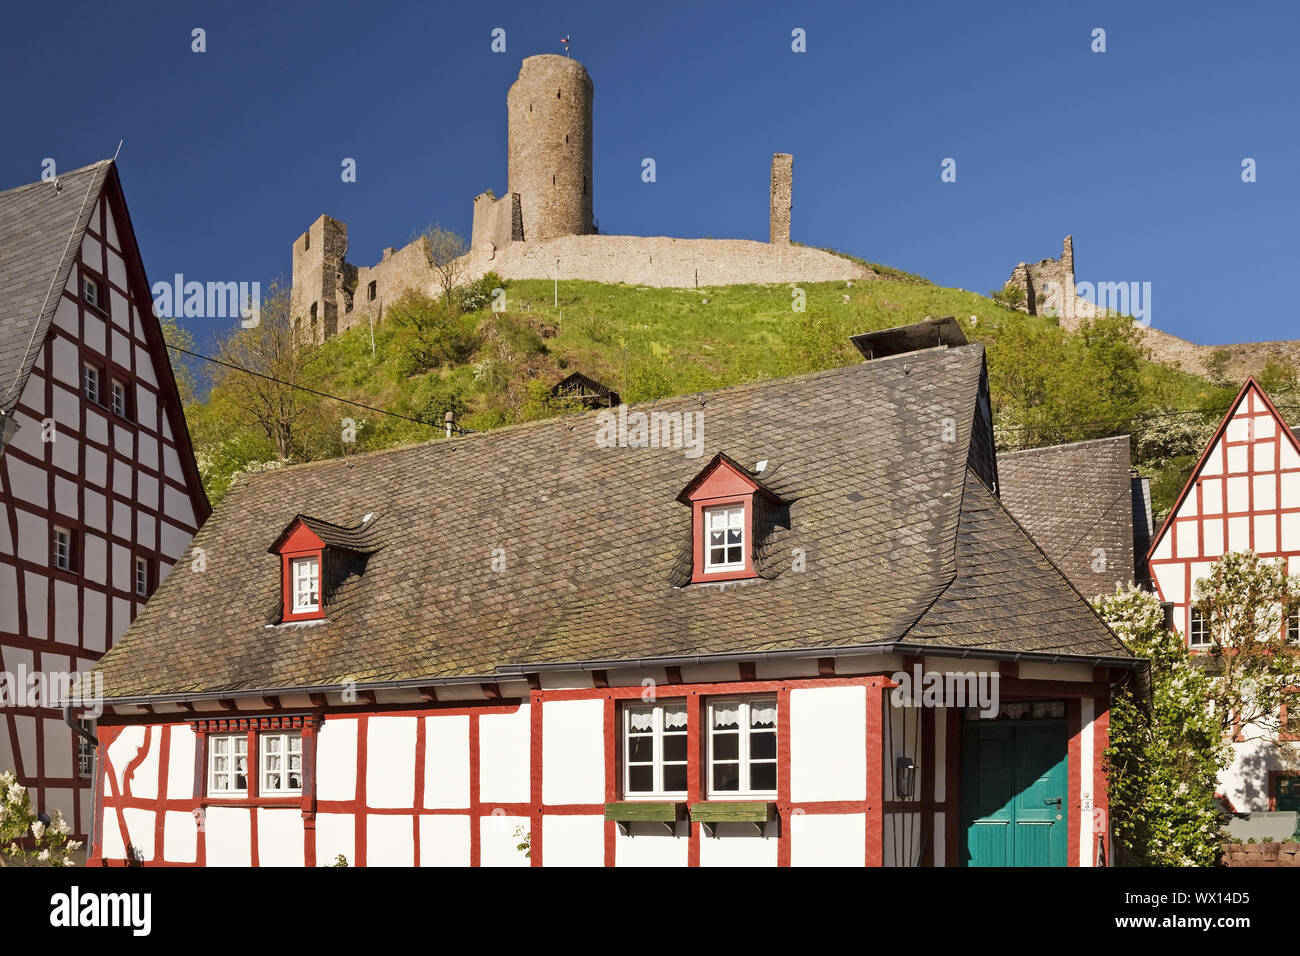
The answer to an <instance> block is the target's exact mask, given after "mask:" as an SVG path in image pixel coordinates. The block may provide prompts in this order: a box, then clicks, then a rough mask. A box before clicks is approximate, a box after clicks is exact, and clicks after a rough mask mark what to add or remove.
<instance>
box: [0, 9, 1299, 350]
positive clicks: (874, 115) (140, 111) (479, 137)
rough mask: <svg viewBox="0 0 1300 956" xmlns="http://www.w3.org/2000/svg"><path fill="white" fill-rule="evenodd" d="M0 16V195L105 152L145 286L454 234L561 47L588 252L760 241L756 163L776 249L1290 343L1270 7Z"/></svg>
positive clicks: (47, 12)
mask: <svg viewBox="0 0 1300 956" xmlns="http://www.w3.org/2000/svg"><path fill="white" fill-rule="evenodd" d="M5 17H6V29H5V37H4V39H3V40H0V43H2V44H3V52H4V56H3V57H0V83H3V87H4V89H5V90H6V95H5V97H4V101H3V104H2V105H0V124H2V125H0V128H3V130H4V136H5V140H6V146H5V148H4V150H3V155H2V156H0V186H2V187H4V188H9V187H11V186H16V185H19V184H22V183H26V182H31V181H34V180H36V179H38V178H39V176H40V168H41V167H40V164H41V161H42V159H44V158H45V157H53V158H54V159H55V160H56V162H57V163H58V166H59V168H60V169H72V168H74V167H77V166H82V165H85V164H87V163H90V162H93V161H95V160H97V159H101V158H103V157H105V156H108V155H112V153H113V151H114V149H116V147H117V143H118V140H119V139H125V145H124V146H123V147H122V153H121V157H120V166H121V173H122V178H123V182H124V184H125V187H126V192H127V201H128V203H129V205H130V208H131V213H132V216H133V219H134V222H135V226H136V231H137V234H138V236H139V239H140V244H141V247H142V250H143V253H144V257H145V266H146V268H147V270H148V272H149V276H150V279H151V281H157V280H158V279H160V278H165V277H169V276H171V275H172V274H173V273H175V272H183V273H184V274H185V276H186V277H187V279H198V280H201V281H206V280H223V281H224V280H244V281H253V280H261V281H263V282H265V281H267V280H269V279H271V278H274V277H276V276H283V277H285V278H287V277H288V274H289V250H290V243H291V242H292V240H293V239H294V237H296V236H297V235H298V234H300V233H301V232H302V231H303V230H304V229H305V228H306V227H307V225H308V224H310V222H311V221H312V220H313V219H315V218H316V217H317V216H318V215H319V214H321V213H322V212H325V213H329V214H330V215H332V216H334V217H336V218H339V219H342V220H344V221H345V222H347V223H348V226H349V232H350V239H351V252H350V255H349V258H350V259H351V260H352V261H354V262H357V263H359V264H370V263H372V262H373V261H375V260H377V259H378V258H379V256H380V250H381V249H382V247H383V246H386V245H401V244H403V243H405V242H406V241H407V240H408V239H409V238H410V236H411V234H412V232H413V231H414V230H416V229H418V228H421V227H423V226H425V225H427V224H428V223H430V222H433V221H440V222H442V223H443V224H445V225H449V226H451V227H454V228H456V229H457V230H459V231H461V232H463V233H465V234H466V235H468V233H469V227H470V216H471V199H472V197H473V196H474V195H475V194H476V193H478V192H481V191H482V190H484V189H488V188H492V189H494V190H496V192H497V193H498V194H500V193H501V192H502V191H503V190H504V187H505V185H506V183H505V179H506V168H505V138H506V116H505V95H506V89H507V87H508V86H509V85H510V83H511V82H512V81H513V80H514V78H515V76H516V75H517V73H518V68H519V61H520V59H521V58H523V57H525V56H529V55H532V54H535V53H558V52H561V49H562V48H561V46H560V44H559V42H558V41H559V38H560V37H561V36H563V35H564V34H566V33H567V34H571V35H572V38H573V47H572V49H573V54H574V56H575V57H577V58H578V59H580V60H581V61H582V62H583V63H584V64H585V65H586V66H587V69H588V70H589V71H590V73H591V76H592V79H593V81H594V82H595V89H596V93H595V127H596V128H595V175H594V189H595V192H594V195H595V210H596V216H597V218H598V220H599V222H600V225H601V229H602V231H604V232H608V233H623V234H634V235H672V236H715V237H741V238H751V239H763V240H765V239H766V238H767V177H768V166H769V163H770V159H771V154H772V153H773V152H791V153H793V154H794V157H795V165H794V169H795V186H794V218H793V235H794V238H795V239H796V240H797V241H801V242H805V243H809V244H814V245H819V246H832V247H835V248H838V249H841V250H844V251H847V252H851V253H854V254H856V255H860V256H863V257H865V258H867V259H870V260H872V261H876V262H883V263H887V264H890V265H894V266H897V267H899V268H903V269H907V270H909V271H912V272H917V273H920V274H922V275H924V276H927V277H928V278H931V279H933V280H934V281H936V282H939V283H942V284H944V285H949V286H957V287H961V288H966V289H972V290H976V291H980V292H986V291H988V290H990V289H993V288H996V287H998V286H1000V285H1001V284H1002V282H1003V281H1004V280H1005V279H1006V277H1007V275H1008V274H1009V273H1010V270H1011V268H1012V267H1013V266H1014V265H1015V264H1016V263H1017V262H1018V261H1020V260H1030V261H1033V260H1037V259H1039V258H1043V257H1046V256H1056V255H1058V254H1059V252H1060V242H1061V238H1062V237H1063V236H1064V235H1065V234H1066V233H1072V234H1073V235H1074V237H1075V253H1076V265H1077V273H1078V279H1079V280H1080V281H1084V280H1088V281H1149V282H1151V283H1152V319H1153V322H1154V324H1155V325H1156V326H1158V327H1160V328H1164V329H1166V330H1168V331H1170V332H1173V333H1175V334H1177V335H1181V336H1184V337H1186V338H1190V339H1192V340H1193V341H1197V342H1203V343H1211V342H1226V341H1252V340H1266V339H1275V338H1295V337H1300V323H1297V316H1296V305H1295V292H1294V288H1293V286H1292V282H1293V277H1294V276H1295V274H1296V263H1295V257H1296V254H1297V253H1296V242H1295V240H1294V237H1295V227H1296V220H1297V213H1298V212H1300V201H1298V200H1300V126H1298V123H1297V120H1298V118H1300V109H1298V108H1297V106H1298V104H1297V93H1298V92H1300V56H1298V55H1297V53H1296V50H1295V44H1296V42H1297V37H1298V36H1300V31H1298V30H1297V27H1298V26H1300V5H1298V4H1296V3H1294V2H1275V3H1251V2H1234V3H1232V4H1225V3H1221V4H1209V3H1202V2H1195V0H1193V2H1183V3H1176V4H1175V3H1131V2H1128V3H1083V2H1071V3H1058V2H1041V0H1036V2H1030V0H1025V2H1007V0H985V2H980V3H971V2H951V3H932V2H915V3H912V2H899V3H893V4H882V3H875V2H872V3H867V2H862V0H856V2H844V3H825V4H815V3H814V4H808V5H799V4H792V3H751V2H745V3H714V4H707V3H706V4H701V3H681V4H677V3H669V2H654V3H645V4H636V5H633V4H628V3H609V2H604V3H596V2H592V3H547V2H540V0H539V2H527V3H524V2H514V3H479V2H474V3H461V4H452V3H438V4H433V3H428V2H424V3H400V4H399V3H391V4H390V3H382V2H370V3H342V2H336V0H321V2H316V3H292V4H291V3H257V4H252V3H241V4H219V3H189V2H177V0H172V2H166V3H161V2H160V3H148V4H145V3H122V4H117V3H114V4H104V3H95V4H86V5H84V6H83V8H82V9H79V10H77V11H76V12H75V13H67V12H64V11H63V10H59V11H53V10H51V9H50V8H47V7H45V6H42V5H40V4H21V5H17V6H14V7H13V8H12V9H9V10H7V11H6V14H5ZM195 27H202V28H204V29H205V30H206V31H207V52H206V53H202V54H198V53H193V52H191V49H190V47H191V34H190V31H191V30H192V29H193V28H195ZM495 27H502V28H504V29H505V30H506V31H507V51H506V53H504V54H494V53H492V52H491V50H490V42H491V36H490V34H491V31H492V30H493V28H495ZM796 27H801V28H803V29H804V30H806V31H807V52H806V53H801V54H797V53H794V52H792V51H791V48H790V45H791V37H790V34H791V30H792V29H794V28H796ZM1096 27H1101V28H1104V29H1105V30H1106V46H1107V51H1106V52H1105V53H1093V52H1091V49H1090V46H1091V42H1092V40H1091V32H1092V30H1093V29H1094V28H1096ZM647 156H649V157H653V158H654V159H655V161H656V164H657V170H658V181H657V182H655V183H653V184H647V183H643V182H642V181H641V177H640V172H641V160H642V158H643V157H647ZM344 157H353V158H355V159H356V161H357V173H358V181H357V182H356V183H344V182H342V181H341V177H340V171H341V167H340V164H341V162H342V160H343V159H344ZM945 157H953V158H955V159H956V160H957V181H956V182H955V183H942V182H941V181H940V163H941V161H942V160H943V159H944V158H945ZM1244 157H1252V158H1254V159H1255V160H1256V161H1257V164H1258V181H1257V182H1255V183H1253V184H1245V183H1243V182H1242V181H1241V162H1242V159H1243V158H1244ZM195 332H196V334H197V338H198V340H199V343H200V345H207V344H208V343H209V342H210V340H211V332H212V330H211V329H208V328H196V329H195Z"/></svg>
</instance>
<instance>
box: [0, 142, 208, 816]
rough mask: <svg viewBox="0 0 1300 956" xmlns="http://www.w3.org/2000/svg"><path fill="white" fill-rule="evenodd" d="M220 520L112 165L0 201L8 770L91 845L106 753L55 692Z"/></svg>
mask: <svg viewBox="0 0 1300 956" xmlns="http://www.w3.org/2000/svg"><path fill="white" fill-rule="evenodd" d="M208 511H209V507H208V501H207V498H206V496H205V495H204V493H203V488H202V486H201V484H200V483H199V476H198V471H197V468H196V467H195V463H194V454H193V451H192V449H191V447H190V440H189V434H188V432H187V430H186V427H185V420H184V418H183V416H182V414H181V407H180V400H179V397H178V395H177V391H176V383H175V379H174V378H173V376H172V369H171V365H170V363H169V361H168V358H167V351H166V348H165V346H164V343H163V338H162V331H161V329H160V328H159V325H158V322H157V320H156V319H155V318H154V316H153V311H152V302H151V299H150V294H149V284H148V280H147V279H146V277H145V272H144V267H143V265H142V262H141V259H140V251H139V249H138V248H137V246H136V241H135V236H134V233H133V232H132V228H131V219H130V216H129V215H128V214H127V209H126V201H125V199H124V197H123V194H122V187H121V183H120V182H119V179H118V174H117V169H116V167H115V165H114V163H113V162H112V161H104V162H101V163H96V164H95V165H93V166H87V167H85V168H84V169H78V170H75V171H73V172H70V173H65V174H63V175H62V176H60V177H59V178H58V179H57V180H55V181H49V182H45V181H42V182H38V183H33V184H31V185H28V186H22V187H19V188H17V189H11V190H8V191H6V192H3V193H0V672H3V675H4V676H3V683H4V688H5V693H4V694H3V706H0V769H9V768H12V769H14V770H16V772H17V775H18V778H19V780H20V782H21V783H23V784H24V785H25V786H27V787H29V788H30V790H31V793H32V796H33V806H34V807H36V808H38V809H40V810H46V811H48V810H53V809H55V808H57V809H59V810H61V811H62V812H63V814H64V818H65V819H66V820H67V821H68V823H69V824H70V825H71V826H72V828H73V831H74V832H75V833H76V834H78V835H84V834H86V833H88V832H89V830H90V826H89V824H90V820H91V813H90V794H91V780H92V777H93V759H94V753H95V749H94V747H93V746H91V745H89V744H88V742H86V741H84V740H82V738H81V737H79V736H78V734H77V733H76V732H75V731H74V729H73V727H72V726H70V724H69V723H67V722H65V720H64V715H63V714H62V713H61V712H60V710H58V709H55V708H56V707H57V705H58V703H59V700H60V697H59V693H60V691H61V690H62V691H67V690H68V689H69V688H68V684H67V675H71V674H76V673H82V672H86V671H88V670H89V669H90V668H91V666H92V665H93V663H94V662H95V661H96V660H97V659H98V658H99V656H100V655H101V654H103V653H104V651H105V650H107V649H108V647H109V646H110V645H112V643H113V642H114V640H116V639H117V638H118V637H120V636H121V635H122V633H123V632H124V631H125V630H126V628H127V625H129V624H130V622H131V620H132V619H133V618H134V617H135V615H136V614H137V613H138V612H139V610H140V608H141V607H142V606H143V605H144V602H145V601H146V600H147V599H148V598H149V596H150V594H151V593H152V592H153V590H154V588H155V587H157V585H158V583H159V582H160V581H162V580H163V579H164V578H165V577H166V576H167V572H168V570H169V569H170V568H171V567H172V565H173V564H174V563H175V562H176V561H177V559H178V558H179V557H180V556H181V555H182V554H183V553H185V551H186V550H187V548H188V547H189V542H190V538H191V537H192V536H193V534H194V532H195V530H196V529H197V528H198V526H199V525H200V524H201V523H202V521H203V520H204V519H205V518H206V517H207V515H208ZM37 675H39V677H38V676H37ZM84 689H85V690H86V691H87V693H86V694H85V696H86V697H87V698H89V697H92V696H93V688H90V687H87V688H84ZM77 696H81V695H80V694H78V695H77ZM64 697H66V693H65V694H64ZM87 703H89V704H91V706H90V707H87V708H85V709H84V710H82V711H81V714H82V716H85V715H86V714H91V713H93V711H94V707H93V701H90V700H87ZM51 705H54V706H53V707H52V706H51ZM91 739H92V740H93V737H92V738H91Z"/></svg>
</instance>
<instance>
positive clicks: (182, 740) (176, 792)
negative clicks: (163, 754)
mask: <svg viewBox="0 0 1300 956" xmlns="http://www.w3.org/2000/svg"><path fill="white" fill-rule="evenodd" d="M194 795H195V794H194V729H193V728H192V727H190V725H189V724H177V725H176V726H174V727H172V729H171V744H170V752H169V753H168V755H167V796H168V798H169V799H172V800H178V799H185V798H187V797H193V796H194Z"/></svg>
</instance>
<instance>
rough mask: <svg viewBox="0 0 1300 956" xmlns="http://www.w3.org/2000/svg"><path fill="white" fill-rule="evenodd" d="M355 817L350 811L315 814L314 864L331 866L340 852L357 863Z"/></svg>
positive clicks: (350, 862)
mask: <svg viewBox="0 0 1300 956" xmlns="http://www.w3.org/2000/svg"><path fill="white" fill-rule="evenodd" d="M356 834H357V825H356V817H354V816H353V815H352V814H350V813H318V814H316V865H317V866H333V865H334V861H335V860H336V859H337V858H338V855H339V854H340V853H342V854H343V856H344V857H345V858H346V859H347V861H348V866H356V865H357V854H356V843H357V835H356Z"/></svg>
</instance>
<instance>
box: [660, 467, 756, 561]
mask: <svg viewBox="0 0 1300 956" xmlns="http://www.w3.org/2000/svg"><path fill="white" fill-rule="evenodd" d="M759 494H764V495H770V494H771V493H770V492H769V491H767V489H765V488H764V487H763V486H762V485H760V484H759V483H758V482H756V481H755V480H754V479H753V478H751V477H749V475H748V474H746V473H745V470H744V469H743V468H741V467H740V465H738V464H737V463H736V462H734V461H732V460H731V459H730V458H728V457H727V456H726V455H722V454H719V455H715V456H714V458H713V460H712V461H711V462H709V463H708V464H707V465H706V466H705V467H704V470H703V471H701V472H700V473H699V474H698V475H696V476H695V479H694V480H693V481H692V482H691V483H690V484H689V485H687V486H686V487H685V488H684V489H683V490H682V493H681V494H680V495H678V496H677V500H678V501H680V502H682V503H683V504H689V505H690V506H691V583H692V584H707V583H708V582H711V581H736V580H740V579H743V578H756V577H758V574H757V573H756V572H755V571H754V496H755V495H759ZM728 505H732V506H735V505H741V506H743V507H744V509H745V517H744V524H743V527H744V530H745V539H744V542H743V557H744V561H745V563H744V566H743V567H740V568H733V569H730V570H725V571H707V570H705V548H706V547H707V544H706V537H707V535H708V529H707V528H706V527H705V513H706V511H707V510H708V509H711V508H720V507H726V506H728Z"/></svg>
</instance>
